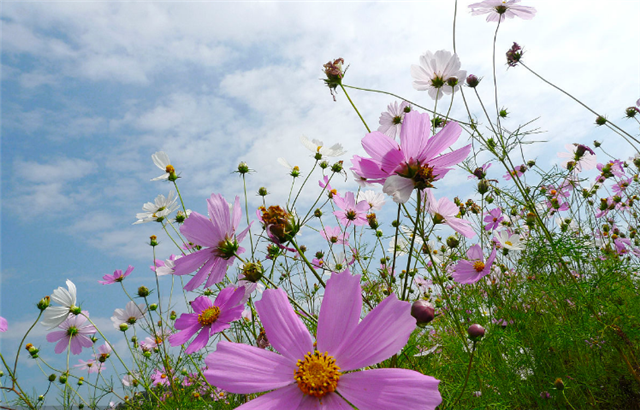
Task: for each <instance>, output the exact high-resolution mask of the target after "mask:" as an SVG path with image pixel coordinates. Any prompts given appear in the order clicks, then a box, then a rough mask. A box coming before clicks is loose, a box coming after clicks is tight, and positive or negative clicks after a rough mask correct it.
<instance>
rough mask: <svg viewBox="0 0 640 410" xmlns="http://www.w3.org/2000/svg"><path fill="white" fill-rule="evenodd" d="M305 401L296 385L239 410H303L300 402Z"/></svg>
mask: <svg viewBox="0 0 640 410" xmlns="http://www.w3.org/2000/svg"><path fill="white" fill-rule="evenodd" d="M303 399H304V394H303V393H302V391H301V390H300V389H299V388H298V385H297V384H296V385H293V386H287V387H284V388H282V389H278V390H276V391H272V392H271V393H267V394H265V395H263V396H260V397H258V398H256V399H253V400H251V401H250V402H249V403H247V404H243V405H242V406H240V407H238V408H237V410H302V409H303V408H302V407H301V406H300V402H301V401H302V400H303ZM316 400H317V399H316Z"/></svg>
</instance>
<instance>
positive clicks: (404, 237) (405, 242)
mask: <svg viewBox="0 0 640 410" xmlns="http://www.w3.org/2000/svg"><path fill="white" fill-rule="evenodd" d="M412 237H413V231H412V230H411V228H409V227H408V226H404V225H403V226H401V227H400V232H398V241H397V243H396V244H395V251H396V256H403V255H408V254H409V248H410V247H411V238H412ZM394 242H395V240H394V238H391V241H390V242H389V249H388V250H387V251H388V252H390V253H393V251H394ZM423 243H424V241H423V240H422V238H420V237H419V236H416V240H415V242H414V244H413V249H414V251H415V250H416V249H420V248H421V247H422V244H423Z"/></svg>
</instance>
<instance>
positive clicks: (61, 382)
mask: <svg viewBox="0 0 640 410" xmlns="http://www.w3.org/2000/svg"><path fill="white" fill-rule="evenodd" d="M58 381H59V382H60V384H65V383H66V382H67V375H65V374H61V375H60V377H59V378H58Z"/></svg>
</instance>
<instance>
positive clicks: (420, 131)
mask: <svg viewBox="0 0 640 410" xmlns="http://www.w3.org/2000/svg"><path fill="white" fill-rule="evenodd" d="M430 130H431V120H429V114H427V113H426V112H425V113H419V112H418V111H411V112H409V113H407V115H405V116H404V121H402V128H401V129H400V145H401V146H402V153H403V154H404V160H405V161H407V162H409V160H410V159H414V160H416V161H417V160H419V159H421V158H420V155H421V154H422V153H423V151H424V149H425V145H426V144H427V139H428V138H429V135H431V131H430Z"/></svg>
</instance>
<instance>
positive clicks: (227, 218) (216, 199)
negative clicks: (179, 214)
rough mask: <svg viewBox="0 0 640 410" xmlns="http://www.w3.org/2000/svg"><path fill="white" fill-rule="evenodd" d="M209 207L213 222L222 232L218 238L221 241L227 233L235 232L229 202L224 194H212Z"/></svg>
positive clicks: (208, 203) (208, 202)
mask: <svg viewBox="0 0 640 410" xmlns="http://www.w3.org/2000/svg"><path fill="white" fill-rule="evenodd" d="M207 208H208V210H209V218H211V222H212V223H213V225H214V226H215V228H216V229H217V230H218V232H219V234H220V237H219V238H220V239H218V240H219V241H221V240H222V239H224V236H225V234H227V233H230V232H233V229H232V227H231V215H230V211H229V204H228V203H227V201H226V200H225V199H224V197H223V196H222V195H220V194H211V198H209V199H207ZM191 215H193V213H192V214H191ZM189 218H191V217H189Z"/></svg>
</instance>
